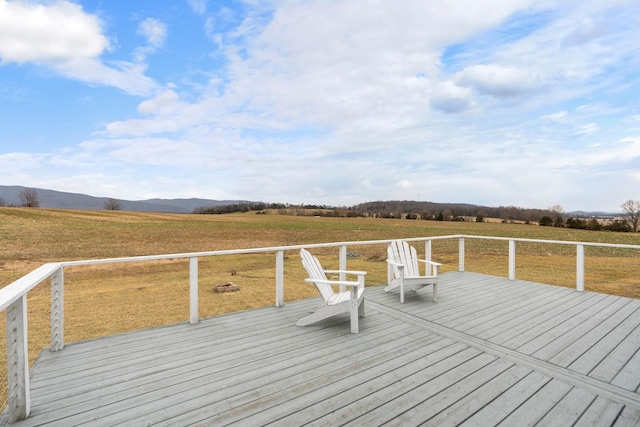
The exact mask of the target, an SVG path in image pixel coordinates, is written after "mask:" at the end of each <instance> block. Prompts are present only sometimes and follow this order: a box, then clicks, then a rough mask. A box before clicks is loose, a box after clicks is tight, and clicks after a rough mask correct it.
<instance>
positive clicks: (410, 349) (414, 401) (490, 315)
mask: <svg viewBox="0 0 640 427" xmlns="http://www.w3.org/2000/svg"><path fill="white" fill-rule="evenodd" d="M365 295H366V302H365V307H366V308H365V310H366V317H365V318H364V319H361V323H360V333H359V334H350V328H349V316H348V315H346V314H345V315H341V316H336V317H334V318H333V319H329V320H326V321H322V322H319V323H318V324H315V325H311V326H307V327H298V326H295V322H296V321H297V320H298V319H300V318H301V317H304V316H305V315H306V314H307V313H308V311H309V310H310V309H311V308H312V307H313V306H314V305H315V304H317V301H318V300H317V299H310V300H303V301H296V302H290V303H287V304H286V306H285V307H282V308H276V307H264V308H261V309H256V310H249V311H245V312H240V313H233V314H228V315H223V316H217V317H212V318H208V319H203V320H202V321H201V322H200V323H198V324H196V325H190V324H188V323H183V324H176V325H169V326H163V327H157V328H151V329H146V330H143V331H136V332H130V333H126V334H120V335H116V336H110V337H104V338H97V339H93V340H88V341H84V342H79V343H73V344H69V345H67V346H66V347H65V348H64V349H63V350H62V351H60V352H56V353H52V352H49V351H48V350H43V352H42V353H41V355H40V356H39V357H38V360H37V361H36V363H35V365H34V366H33V367H32V369H31V372H30V373H31V396H32V412H31V416H30V417H29V419H27V420H25V421H21V422H18V423H16V424H15V425H16V426H35V425H60V426H74V425H95V426H116V425H122V426H125V425H126V426H138V425H171V426H174V425H180V426H188V425H242V426H245V425H269V424H270V425H286V426H294V425H313V426H334V425H354V426H361V425H367V426H369V425H385V424H386V425H421V424H422V425H438V426H447V425H468V426H474V425H475V426H487V425H506V426H510V425H518V426H520V425H534V424H538V425H589V426H591V425H605V426H611V425H616V426H627V425H640V394H638V388H639V387H640V301H638V300H632V299H628V298H621V297H614V296H609V295H603V294H596V293H590V292H585V293H579V292H576V291H575V290H572V289H567V288H560V287H554V286H549V285H543V284H537V283H532V282H526V281H518V280H516V281H510V280H508V279H505V278H500V277H494V276H488V275H482V274H474V273H460V272H452V273H446V274H443V275H441V278H440V284H439V287H438V302H434V301H433V300H432V290H431V289H430V288H425V289H422V290H420V291H418V292H410V293H408V294H407V295H406V300H405V301H406V302H405V304H400V301H399V295H398V293H397V292H390V293H385V292H384V290H383V287H381V286H374V287H368V288H367V289H366V294H365ZM4 423H6V414H4V415H3V416H2V417H0V424H4Z"/></svg>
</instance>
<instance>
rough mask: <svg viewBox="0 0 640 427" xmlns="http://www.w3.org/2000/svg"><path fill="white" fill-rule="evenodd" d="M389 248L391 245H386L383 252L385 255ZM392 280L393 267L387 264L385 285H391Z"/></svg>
mask: <svg viewBox="0 0 640 427" xmlns="http://www.w3.org/2000/svg"><path fill="white" fill-rule="evenodd" d="M389 246H391V243H387V250H386V251H385V253H387V254H388V253H389ZM387 261H389V260H387ZM392 279H393V266H392V265H391V264H389V263H388V262H387V285H390V284H391V280H392Z"/></svg>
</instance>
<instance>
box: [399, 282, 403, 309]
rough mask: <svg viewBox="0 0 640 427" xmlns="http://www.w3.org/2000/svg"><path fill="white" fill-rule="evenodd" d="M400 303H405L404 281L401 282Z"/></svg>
mask: <svg viewBox="0 0 640 427" xmlns="http://www.w3.org/2000/svg"><path fill="white" fill-rule="evenodd" d="M400 304H404V282H402V283H400Z"/></svg>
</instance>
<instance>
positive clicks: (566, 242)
mask: <svg viewBox="0 0 640 427" xmlns="http://www.w3.org/2000/svg"><path fill="white" fill-rule="evenodd" d="M455 237H463V238H468V239H484V240H506V241H508V240H515V241H517V242H529V243H551V244H556V245H571V246H576V245H584V246H594V247H605V248H622V249H640V245H627V244H622V243H598V242H580V241H571V240H544V239H526V238H521V237H495V236H476V235H465V234H461V235H457V236H442V237H429V239H432V240H435V239H439V238H449V239H450V238H455ZM426 239H427V238H424V237H421V238H417V239H416V238H413V239H403V240H426Z"/></svg>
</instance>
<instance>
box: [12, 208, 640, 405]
mask: <svg viewBox="0 0 640 427" xmlns="http://www.w3.org/2000/svg"><path fill="white" fill-rule="evenodd" d="M455 234H471V235H487V236H502V237H514V238H518V237H520V238H532V239H549V240H571V241H594V242H608V243H626V244H636V245H640V233H635V234H631V233H598V232H585V231H581V230H566V229H556V228H552V227H538V226H530V225H516V224H488V223H451V222H437V221H415V220H385V219H362V218H314V217H291V216H279V215H255V214H253V213H244V214H231V215H178V214H155V213H134V212H119V211H66V210H48V209H18V208H0V281H1V282H0V286H5V285H7V284H9V283H11V282H13V281H14V280H16V279H18V278H20V277H22V276H24V275H25V274H27V273H29V272H30V271H32V270H33V269H35V268H37V267H38V266H40V265H42V264H44V263H46V262H52V261H66V260H79V259H96V258H115V257H130V256H137V255H154V254H165V253H184V252H199V251H212V250H224V249H238V248H257V247H272V246H285V245H297V244H314V243H324V242H338V241H362V240H380V239H397V238H411V237H425V236H439V235H455ZM414 245H415V246H416V248H417V249H418V252H419V253H420V254H421V255H422V254H424V244H422V243H414ZM465 248H466V251H465V252H466V257H465V266H466V270H468V271H475V272H481V273H486V274H492V275H498V276H504V277H506V276H507V275H508V243H507V242H506V241H488V240H475V239H466V241H465ZM347 250H348V251H349V252H350V257H349V258H348V268H349V269H352V270H365V271H367V272H368V275H367V277H366V283H367V285H377V284H382V283H384V282H386V263H385V262H384V260H385V258H386V252H385V250H386V248H385V247H384V245H362V246H359V245H357V246H356V245H354V246H350V247H348V249H347ZM311 252H313V253H314V255H317V256H318V257H319V258H320V260H321V262H322V264H323V266H324V267H325V268H327V269H337V268H338V248H322V249H312V250H311ZM432 253H433V258H434V260H435V261H439V262H441V263H443V264H444V265H443V267H442V269H441V272H447V271H453V270H457V269H458V242H457V240H447V241H434V242H433V247H432ZM639 260H640V251H630V250H619V249H608V248H606V249H592V248H587V250H586V261H585V267H586V268H585V270H586V277H585V281H586V288H587V290H594V291H598V292H606V293H613V294H616V295H623V296H629V297H633V298H640V290H639V289H640V262H638V261H639ZM516 263H517V270H516V277H517V278H518V279H522V280H531V281H536V282H541V283H549V284H554V285H559V286H567V287H575V247H573V246H558V245H547V244H528V243H527V244H525V243H518V244H517V260H516ZM284 270H285V279H284V280H285V302H286V301H292V300H296V299H300V298H307V297H316V296H317V291H316V290H315V287H314V286H313V285H309V284H306V283H304V278H305V277H306V274H305V272H304V269H303V268H302V264H301V263H300V259H299V256H298V254H297V253H296V252H294V251H291V252H287V253H286V255H285V265H284ZM226 282H233V283H234V284H236V285H237V286H239V287H240V291H238V292H230V293H221V294H219V293H217V292H215V290H214V288H215V285H216V284H218V283H226ZM274 302H275V254H274V253H267V254H250V255H249V254H247V255H235V256H215V257H207V258H200V260H199V315H200V317H209V316H214V315H218V314H223V313H229V312H234V311H239V310H247V309H251V308H255V307H261V306H267V305H273V304H274ZM49 307H50V286H49V283H48V281H46V282H45V283H42V284H41V285H39V286H38V287H37V288H35V289H34V290H33V291H32V292H30V293H29V295H28V309H29V354H30V357H31V360H32V361H33V359H34V358H35V357H36V356H37V354H38V353H39V352H40V350H41V349H42V348H45V347H48V346H49V334H50V331H49V329H50V324H49V323H50V320H49V318H50V312H49V310H50V308H49ZM64 309H65V341H66V342H73V341H78V340H84V339H89V338H95V337H100V336H106V335H111V334H114V333H120V332H127V331H132V330H136V329H141V328H147V327H154V326H158V325H166V324H170V323H176V322H187V321H188V320H189V261H188V260H187V259H179V260H167V261H154V262H144V263H119V264H104V265H95V266H85V267H73V268H67V269H65V307H64ZM0 328H1V329H2V331H3V332H2V334H3V335H4V331H5V328H4V316H0ZM5 345H6V343H5V339H4V337H1V338H0V403H2V402H5V403H6V371H5V369H6V362H5V360H4V358H5V357H6V351H5V348H4V347H5ZM2 406H4V405H2Z"/></svg>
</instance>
